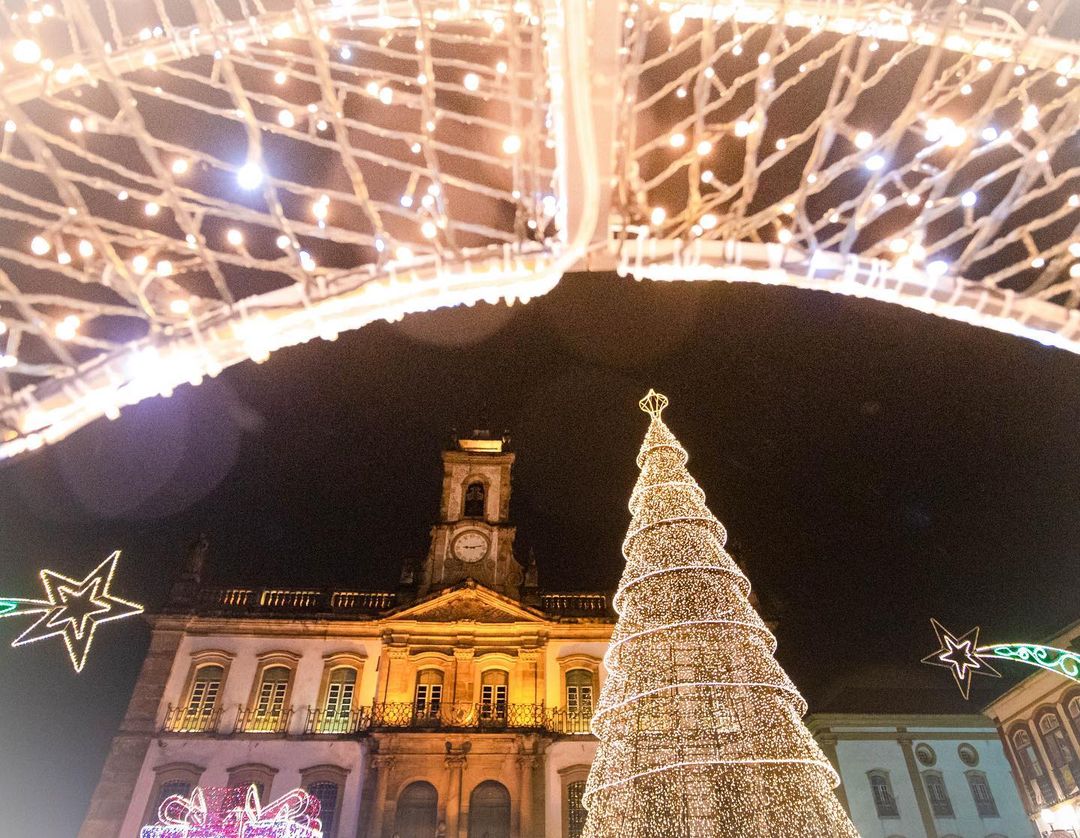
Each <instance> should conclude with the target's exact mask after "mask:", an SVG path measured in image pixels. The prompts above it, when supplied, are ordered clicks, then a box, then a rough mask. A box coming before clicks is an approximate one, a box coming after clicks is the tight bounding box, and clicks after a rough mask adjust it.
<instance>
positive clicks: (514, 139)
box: [502, 134, 521, 154]
mask: <svg viewBox="0 0 1080 838" xmlns="http://www.w3.org/2000/svg"><path fill="white" fill-rule="evenodd" d="M502 150H503V153H505V154H517V153H518V152H519V151H521V137H519V136H518V135H517V134H510V135H508V136H507V137H505V138H504V139H503V142H502Z"/></svg>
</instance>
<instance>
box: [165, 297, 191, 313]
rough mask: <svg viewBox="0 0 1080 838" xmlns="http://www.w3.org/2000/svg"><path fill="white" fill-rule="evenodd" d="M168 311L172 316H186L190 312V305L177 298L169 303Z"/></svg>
mask: <svg viewBox="0 0 1080 838" xmlns="http://www.w3.org/2000/svg"><path fill="white" fill-rule="evenodd" d="M169 311H171V312H172V313H173V314H187V313H188V312H189V311H191V303H189V302H188V301H187V300H185V299H183V298H182V297H178V298H177V299H175V300H173V301H172V302H171V303H169Z"/></svg>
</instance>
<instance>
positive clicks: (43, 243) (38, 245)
mask: <svg viewBox="0 0 1080 838" xmlns="http://www.w3.org/2000/svg"><path fill="white" fill-rule="evenodd" d="M50 250H52V245H51V244H49V240H48V239H47V238H45V237H44V236H34V237H33V238H32V239H31V240H30V252H31V253H33V254H34V255H35V256H44V255H45V254H46V253H48V252H49V251H50Z"/></svg>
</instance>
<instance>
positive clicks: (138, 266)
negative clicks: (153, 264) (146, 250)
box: [131, 253, 150, 276]
mask: <svg viewBox="0 0 1080 838" xmlns="http://www.w3.org/2000/svg"><path fill="white" fill-rule="evenodd" d="M149 267H150V259H149V258H148V257H147V256H146V255H145V254H142V253H139V254H138V255H136V256H135V257H134V258H133V259H132V260H131V269H132V270H133V271H135V273H137V274H139V275H140V276H141V275H142V274H144V273H146V271H147V269H149Z"/></svg>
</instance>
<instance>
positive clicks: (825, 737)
mask: <svg viewBox="0 0 1080 838" xmlns="http://www.w3.org/2000/svg"><path fill="white" fill-rule="evenodd" d="M817 742H818V745H820V746H821V750H822V751H823V752H824V754H825V756H827V757H828V758H829V762H830V763H832V767H833V769H834V770H835V771H836V774H837V776H839V777H840V785H838V786H837V787H836V789H835V791H836V799H837V800H839V801H840V805H841V806H843V807H844V811H845V812H847V813H848V815H849V816H850V815H851V806H849V805H848V799H847V789H845V788H844V779H843V776H842V775H841V774H840V755H839V754H838V753H837V751H836V734H835V733H833V732H832V731H831V730H830V729H829V728H823V729H822V730H820V731H818V734H817Z"/></svg>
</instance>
